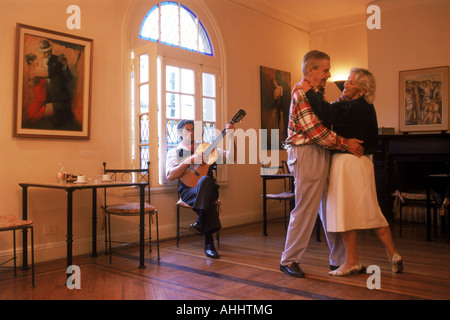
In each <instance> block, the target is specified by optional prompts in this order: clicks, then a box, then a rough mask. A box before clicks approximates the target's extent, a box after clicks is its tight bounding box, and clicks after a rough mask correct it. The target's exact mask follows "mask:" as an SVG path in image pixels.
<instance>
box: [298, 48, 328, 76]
mask: <svg viewBox="0 0 450 320" xmlns="http://www.w3.org/2000/svg"><path fill="white" fill-rule="evenodd" d="M319 60H330V56H329V55H327V54H326V53H325V52H322V51H319V50H311V51H309V52H307V53H306V54H305V56H304V57H303V64H302V71H303V75H304V76H307V75H308V68H309V67H310V66H312V67H313V68H314V69H318V68H319V67H320V63H319Z"/></svg>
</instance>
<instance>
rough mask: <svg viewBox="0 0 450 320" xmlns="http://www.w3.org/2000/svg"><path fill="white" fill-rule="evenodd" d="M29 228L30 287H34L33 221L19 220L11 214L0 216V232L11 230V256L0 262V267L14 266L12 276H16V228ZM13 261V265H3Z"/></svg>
mask: <svg viewBox="0 0 450 320" xmlns="http://www.w3.org/2000/svg"><path fill="white" fill-rule="evenodd" d="M28 229H30V230H31V287H32V288H34V287H35V286H34V232H33V221H31V220H19V219H17V218H15V217H12V216H0V232H2V231H12V232H13V257H12V258H11V259H9V260H6V261H4V262H2V263H1V264H0V266H1V268H14V278H15V277H17V263H16V259H17V254H16V230H28ZM10 261H14V266H13V267H9V266H3V265H4V264H6V263H8V262H10Z"/></svg>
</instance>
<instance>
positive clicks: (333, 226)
mask: <svg viewBox="0 0 450 320" xmlns="http://www.w3.org/2000/svg"><path fill="white" fill-rule="evenodd" d="M325 199H326V202H325V203H324V204H323V208H322V209H323V210H324V212H323V214H325V215H326V217H325V218H326V227H327V231H329V232H343V231H349V230H357V229H374V228H380V227H386V226H388V225H389V224H388V222H387V221H386V218H385V217H384V215H383V213H382V212H381V209H380V206H379V205H378V199H377V191H376V188H375V176H374V172H373V163H372V160H371V159H370V157H368V156H363V157H361V158H358V157H356V156H354V155H351V154H348V153H336V154H334V155H333V156H332V158H331V168H330V178H329V184H328V191H327V195H326V196H325Z"/></svg>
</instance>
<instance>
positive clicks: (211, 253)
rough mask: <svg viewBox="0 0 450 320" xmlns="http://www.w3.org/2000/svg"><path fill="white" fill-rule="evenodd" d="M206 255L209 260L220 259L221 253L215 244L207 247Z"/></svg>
mask: <svg viewBox="0 0 450 320" xmlns="http://www.w3.org/2000/svg"><path fill="white" fill-rule="evenodd" d="M205 254H206V256H207V257H208V258H211V259H219V253H218V252H217V250H216V248H215V247H214V245H213V244H207V245H205Z"/></svg>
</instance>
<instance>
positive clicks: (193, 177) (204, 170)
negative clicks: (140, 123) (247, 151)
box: [180, 109, 247, 188]
mask: <svg viewBox="0 0 450 320" xmlns="http://www.w3.org/2000/svg"><path fill="white" fill-rule="evenodd" d="M246 114H247V113H246V112H245V111H244V110H242V109H240V110H239V111H238V112H236V114H235V115H234V117H233V118H232V119H231V121H230V122H229V124H232V125H234V124H236V123H237V122H239V121H241V120H242V119H243V118H244V117H245V115H246ZM225 134H226V129H223V130H222V132H221V134H219V135H218V136H217V137H216V138H215V139H214V141H213V142H212V143H211V144H209V143H206V142H205V143H202V144H200V145H199V146H198V147H197V149H196V150H195V153H196V154H203V159H205V160H206V161H205V163H200V164H191V165H190V166H189V167H188V168H187V169H186V171H185V172H184V174H183V175H182V176H181V177H180V180H181V182H183V183H184V184H185V185H186V186H188V187H190V188H193V187H195V186H197V183H198V181H199V180H200V179H201V178H202V177H204V176H206V175H207V174H208V170H209V167H210V166H211V165H212V164H213V163H214V162H215V161H216V160H217V158H218V157H219V153H218V152H217V150H216V147H217V145H218V144H219V142H220V141H221V140H222V139H223V137H225Z"/></svg>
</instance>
